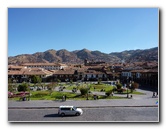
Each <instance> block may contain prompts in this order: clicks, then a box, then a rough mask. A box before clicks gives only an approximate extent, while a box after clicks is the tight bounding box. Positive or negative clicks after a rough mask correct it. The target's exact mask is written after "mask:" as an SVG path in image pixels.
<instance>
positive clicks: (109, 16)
mask: <svg viewBox="0 0 166 129" xmlns="http://www.w3.org/2000/svg"><path fill="white" fill-rule="evenodd" d="M158 15H159V14H158V8H9V9H8V56H16V55H19V54H33V53H35V52H44V51H46V50H48V49H55V50H60V49H66V50H68V51H74V50H81V49H83V48H86V49H89V50H92V51H93V50H99V51H101V52H104V53H111V52H121V51H124V50H135V49H148V48H152V47H157V46H158V44H159V43H158V42H159V39H158V38H159V32H158V29H159V28H158V27H159V23H158V20H159V18H158V17H159V16H158Z"/></svg>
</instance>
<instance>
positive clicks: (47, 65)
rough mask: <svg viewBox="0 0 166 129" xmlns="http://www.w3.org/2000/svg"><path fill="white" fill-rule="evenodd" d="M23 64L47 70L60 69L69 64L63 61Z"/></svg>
mask: <svg viewBox="0 0 166 129" xmlns="http://www.w3.org/2000/svg"><path fill="white" fill-rule="evenodd" d="M22 66H25V67H27V68H43V69H46V70H60V69H64V68H66V67H67V65H65V64H61V63H25V64H22Z"/></svg>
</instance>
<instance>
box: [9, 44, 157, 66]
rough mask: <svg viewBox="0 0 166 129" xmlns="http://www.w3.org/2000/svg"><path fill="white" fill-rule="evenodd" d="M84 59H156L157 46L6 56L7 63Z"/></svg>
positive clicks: (73, 61)
mask: <svg viewBox="0 0 166 129" xmlns="http://www.w3.org/2000/svg"><path fill="white" fill-rule="evenodd" d="M84 59H88V60H94V61H104V62H112V63H115V62H122V61H124V62H135V61H158V47H155V48H150V49H144V50H140V49H137V50H128V51H127V50H126V51H122V52H112V53H109V54H106V53H103V52H100V51H90V50H88V49H82V50H75V51H72V52H70V51H68V50H66V49H61V50H54V49H50V50H47V51H45V52H36V53H34V54H21V55H17V56H13V57H11V56H10V57H8V64H21V63H46V62H50V63H53V62H60V63H73V64H75V63H77V64H78V63H83V62H84Z"/></svg>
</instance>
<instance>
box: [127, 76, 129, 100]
mask: <svg viewBox="0 0 166 129" xmlns="http://www.w3.org/2000/svg"><path fill="white" fill-rule="evenodd" d="M128 88H129V84H128V77H127V98H129V92H128Z"/></svg>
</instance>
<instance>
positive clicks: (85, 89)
mask: <svg viewBox="0 0 166 129" xmlns="http://www.w3.org/2000/svg"><path fill="white" fill-rule="evenodd" d="M80 92H81V95H85V94H87V93H88V88H87V87H81V88H80Z"/></svg>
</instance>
